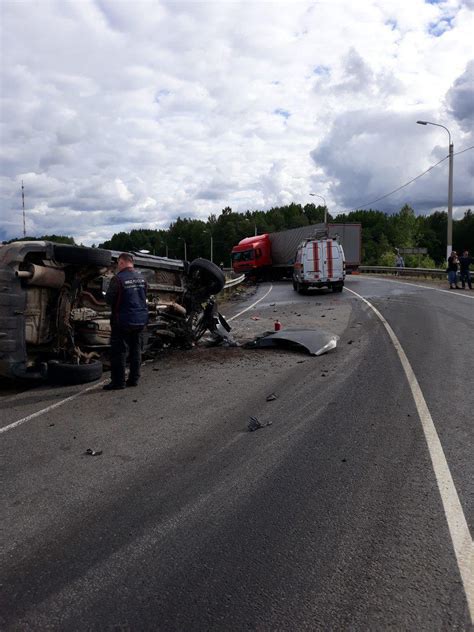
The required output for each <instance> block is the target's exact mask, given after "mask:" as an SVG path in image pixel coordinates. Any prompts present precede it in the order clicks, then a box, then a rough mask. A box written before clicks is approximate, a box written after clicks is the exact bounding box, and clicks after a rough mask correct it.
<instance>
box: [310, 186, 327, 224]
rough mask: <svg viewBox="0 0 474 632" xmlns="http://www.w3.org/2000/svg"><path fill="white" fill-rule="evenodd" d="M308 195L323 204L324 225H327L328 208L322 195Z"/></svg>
mask: <svg viewBox="0 0 474 632" xmlns="http://www.w3.org/2000/svg"><path fill="white" fill-rule="evenodd" d="M310 195H312V196H313V197H319V198H321V199H322V201H323V202H324V223H325V224H326V225H327V223H328V207H327V205H326V200H325V198H324V197H323V196H322V195H319V193H310Z"/></svg>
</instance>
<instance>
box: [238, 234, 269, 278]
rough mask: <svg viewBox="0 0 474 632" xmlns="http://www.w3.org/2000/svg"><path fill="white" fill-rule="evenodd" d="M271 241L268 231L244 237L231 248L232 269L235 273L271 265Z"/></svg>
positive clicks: (247, 271)
mask: <svg viewBox="0 0 474 632" xmlns="http://www.w3.org/2000/svg"><path fill="white" fill-rule="evenodd" d="M271 252H272V251H271V243H270V237H269V236H268V233H264V234H263V235H255V237H246V238H245V239H242V240H241V241H239V243H238V244H237V246H234V247H233V248H232V253H231V257H232V269H233V270H234V272H235V273H236V274H247V273H249V272H250V273H251V272H252V271H255V272H257V271H259V270H262V269H264V268H268V267H269V266H271V265H272V255H271Z"/></svg>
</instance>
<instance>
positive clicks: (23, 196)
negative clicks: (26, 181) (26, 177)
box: [21, 180, 26, 237]
mask: <svg viewBox="0 0 474 632" xmlns="http://www.w3.org/2000/svg"><path fill="white" fill-rule="evenodd" d="M21 200H22V203H23V237H26V219H25V187H24V186H23V180H22V181H21Z"/></svg>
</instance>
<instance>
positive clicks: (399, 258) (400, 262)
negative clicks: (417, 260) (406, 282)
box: [395, 248, 405, 276]
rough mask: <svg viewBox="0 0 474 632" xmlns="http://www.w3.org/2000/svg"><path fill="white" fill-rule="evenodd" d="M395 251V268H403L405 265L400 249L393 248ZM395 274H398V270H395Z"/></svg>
mask: <svg viewBox="0 0 474 632" xmlns="http://www.w3.org/2000/svg"><path fill="white" fill-rule="evenodd" d="M395 252H396V253H397V255H396V258H395V266H396V267H397V268H404V267H405V260H404V258H403V257H402V255H401V254H400V251H399V250H398V248H396V249H395ZM397 276H400V273H399V272H397Z"/></svg>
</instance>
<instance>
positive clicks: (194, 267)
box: [188, 258, 225, 298]
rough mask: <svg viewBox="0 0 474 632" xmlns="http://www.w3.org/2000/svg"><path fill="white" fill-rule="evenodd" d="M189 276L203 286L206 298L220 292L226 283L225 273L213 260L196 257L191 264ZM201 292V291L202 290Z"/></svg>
mask: <svg viewBox="0 0 474 632" xmlns="http://www.w3.org/2000/svg"><path fill="white" fill-rule="evenodd" d="M188 277H191V279H193V280H194V281H195V282H196V283H197V285H199V286H200V287H201V288H202V291H203V292H202V293H203V294H205V295H206V298H207V297H209V296H211V295H212V294H218V293H219V292H220V291H221V290H222V289H223V287H224V285H225V275H224V273H223V272H222V270H221V269H220V268H219V267H218V266H216V264H215V263H212V261H208V260H207V259H202V258H198V259H194V261H191V263H190V264H189V269H188ZM200 293H201V292H200Z"/></svg>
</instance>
